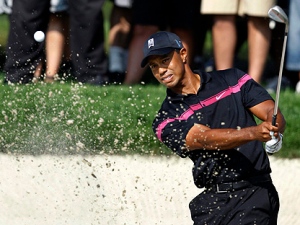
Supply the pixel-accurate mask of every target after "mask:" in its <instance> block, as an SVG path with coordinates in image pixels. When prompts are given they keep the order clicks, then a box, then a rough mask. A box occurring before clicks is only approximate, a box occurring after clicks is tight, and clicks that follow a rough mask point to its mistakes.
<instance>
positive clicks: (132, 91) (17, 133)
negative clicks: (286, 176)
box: [0, 83, 300, 158]
mask: <svg viewBox="0 0 300 225" xmlns="http://www.w3.org/2000/svg"><path fill="white" fill-rule="evenodd" d="M0 89H1V92H0V98H1V102H0V112H1V114H0V131H1V132H0V151H1V152H5V153H10V154H15V153H26V154H35V155H39V154H103V153H105V154H135V153H136V154H155V155H157V154H171V152H170V150H168V149H166V147H164V146H163V145H162V144H161V143H159V142H158V141H157V140H156V138H155V137H154V134H153V132H152V129H151V124H152V120H153V118H154V116H155V113H156V111H157V110H158V109H159V107H160V104H161V102H162V100H163V98H164V96H165V89H164V88H163V87H162V86H160V85H137V86H133V87H129V86H107V87H101V88H99V87H94V86H83V85H79V84H77V83H61V84H59V83H58V84H53V85H46V84H43V83H39V84H34V85H33V84H32V85H16V86H8V85H0ZM299 102H300V96H297V95H295V94H294V92H292V91H288V90H287V91H284V92H282V94H281V99H280V107H281V109H282V111H283V113H284V114H285V116H286V120H287V129H286V133H285V137H284V143H283V149H282V150H281V151H280V152H279V153H277V154H275V155H276V156H279V157H286V158H295V157H300V151H299V146H300V139H299V133H300V126H299V125H298V121H299V120H300V105H299Z"/></svg>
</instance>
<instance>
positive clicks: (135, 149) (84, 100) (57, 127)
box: [0, 1, 300, 158]
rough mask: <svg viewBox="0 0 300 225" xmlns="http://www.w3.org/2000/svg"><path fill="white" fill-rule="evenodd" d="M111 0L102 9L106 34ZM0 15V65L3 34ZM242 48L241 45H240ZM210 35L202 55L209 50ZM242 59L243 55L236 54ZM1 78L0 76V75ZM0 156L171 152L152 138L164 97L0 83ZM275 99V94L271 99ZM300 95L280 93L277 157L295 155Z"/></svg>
mask: <svg viewBox="0 0 300 225" xmlns="http://www.w3.org/2000/svg"><path fill="white" fill-rule="evenodd" d="M110 9H111V2H109V1H107V2H106V4H105V7H104V17H105V22H104V27H105V30H106V32H108V30H109V22H108V18H109V15H110ZM8 27H9V24H8V18H7V15H0V56H1V59H2V60H1V59H0V61H1V64H0V71H1V69H2V68H1V67H2V66H3V63H4V59H5V44H6V40H7V34H8ZM244 46H246V45H244ZM211 48H212V46H211V42H210V33H208V35H207V41H206V43H205V47H204V51H205V52H206V54H209V53H210V52H211ZM242 49H243V50H242V51H247V49H246V48H245V47H243V48H242ZM240 55H242V56H245V55H246V53H243V52H242V53H240ZM0 79H1V81H2V80H3V73H1V72H0ZM0 90H1V91H0V98H1V101H0V112H1V113H0V152H5V153H10V154H16V153H26V154H35V155H39V154H102V153H105V154H134V153H138V154H172V153H171V152H170V150H168V149H166V147H164V146H163V145H162V144H161V143H159V142H158V141H157V140H156V138H155V137H154V135H153V132H152V129H151V124H152V119H153V117H154V115H155V113H156V111H157V110H158V109H159V107H160V104H161V102H162V100H163V98H164V96H165V90H164V88H163V87H161V86H159V85H155V84H151V85H137V86H133V87H128V86H108V87H101V88H99V87H93V86H82V85H79V84H76V83H72V82H68V83H57V84H53V85H45V84H42V83H40V84H35V85H23V86H20V85H16V86H7V85H3V84H1V83H0ZM274 97H275V96H274ZM299 102H300V96H297V95H295V94H294V92H293V91H290V90H287V91H284V92H282V94H281V97H280V108H281V109H282V111H283V113H284V115H285V116H286V120H287V129H286V133H285V137H284V144H283V149H282V151H280V152H279V153H277V154H275V155H276V156H278V157H286V158H295V157H300V149H299V148H300V139H299V133H300V126H299V125H298V124H299V123H298V121H300V104H299Z"/></svg>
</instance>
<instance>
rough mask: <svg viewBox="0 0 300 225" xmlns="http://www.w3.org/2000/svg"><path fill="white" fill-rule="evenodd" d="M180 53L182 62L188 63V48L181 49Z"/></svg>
mask: <svg viewBox="0 0 300 225" xmlns="http://www.w3.org/2000/svg"><path fill="white" fill-rule="evenodd" d="M179 54H180V57H181V59H182V62H183V63H187V51H186V48H182V49H180V52H179Z"/></svg>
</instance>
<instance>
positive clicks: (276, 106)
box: [272, 25, 288, 126]
mask: <svg viewBox="0 0 300 225" xmlns="http://www.w3.org/2000/svg"><path fill="white" fill-rule="evenodd" d="M285 27H286V28H285V34H284V40H283V47H282V53H281V61H280V68H279V76H278V81H277V89H276V97H275V106H274V112H273V118H272V125H273V126H275V124H276V118H277V111H278V104H279V96H280V88H281V80H282V71H283V65H284V56H285V49H286V42H287V35H288V26H287V25H286V26H285Z"/></svg>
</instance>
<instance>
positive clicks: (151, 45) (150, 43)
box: [148, 38, 154, 48]
mask: <svg viewBox="0 0 300 225" xmlns="http://www.w3.org/2000/svg"><path fill="white" fill-rule="evenodd" d="M151 47H154V39H153V38H151V39H149V40H148V48H151Z"/></svg>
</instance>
